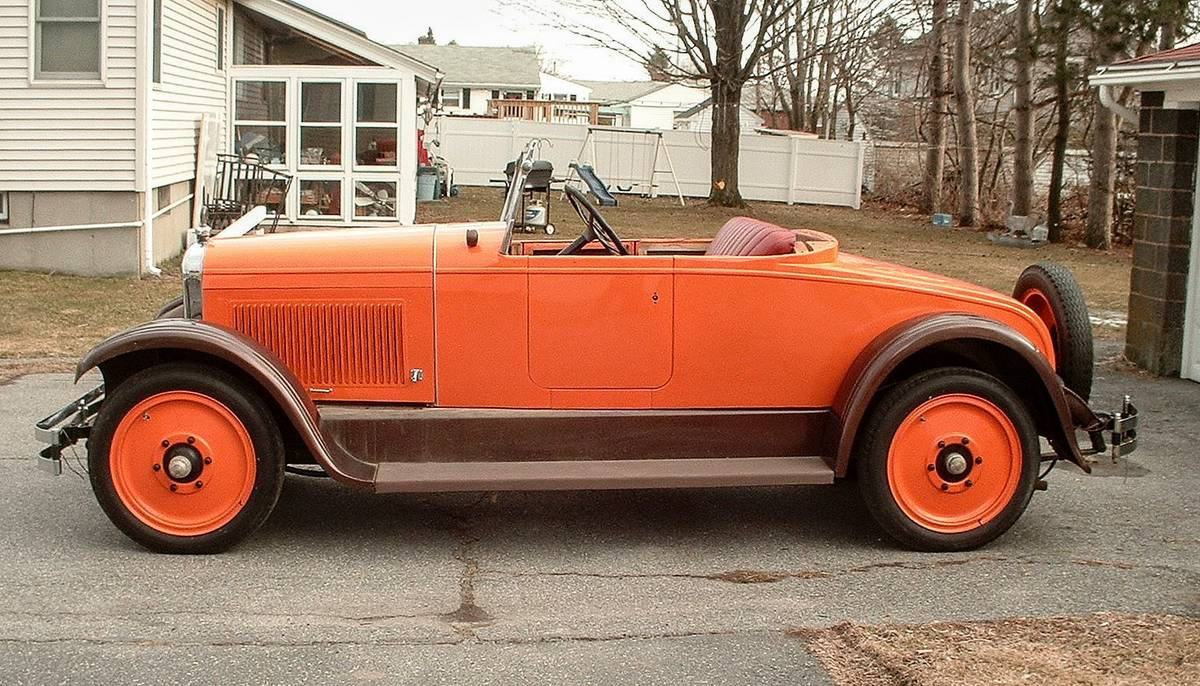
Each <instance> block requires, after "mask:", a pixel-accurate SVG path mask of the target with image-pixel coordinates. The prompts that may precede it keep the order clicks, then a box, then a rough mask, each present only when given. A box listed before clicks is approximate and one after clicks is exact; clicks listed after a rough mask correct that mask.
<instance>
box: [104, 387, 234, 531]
mask: <svg viewBox="0 0 1200 686" xmlns="http://www.w3.org/2000/svg"><path fill="white" fill-rule="evenodd" d="M108 459H109V471H110V473H111V474H112V481H113V487H114V489H115V490H116V492H117V497H119V498H120V499H121V502H122V503H124V505H125V507H126V508H128V509H129V511H130V512H131V513H132V514H133V515H134V516H135V517H137V518H138V519H139V520H141V521H142V523H144V524H146V525H147V526H149V527H151V528H153V529H155V530H156V531H160V532H162V533H165V534H170V535H173V536H200V535H203V534H207V533H211V532H213V531H216V530H217V529H220V528H221V527H223V526H225V525H226V524H228V523H229V522H230V521H232V520H233V518H234V517H236V516H237V515H238V513H239V512H241V511H242V508H243V507H244V506H245V505H246V502H247V501H248V500H249V499H250V493H251V491H253V489H254V477H255V455H254V444H253V443H252V442H251V440H250V434H249V433H248V432H247V431H246V427H245V426H243V425H242V422H241V421H240V420H239V419H238V418H237V415H235V414H234V413H233V412H232V411H230V409H229V408H228V407H226V406H225V405H223V404H221V403H220V402H218V401H216V400H214V399H213V398H210V397H209V396H207V395H204V394H201V393H194V392H191V391H170V392H167V393H159V394H158V395H154V396H151V397H149V398H146V399H145V400H143V401H141V402H140V403H138V404H137V405H135V406H134V407H133V408H132V409H130V410H129V412H128V413H126V415H125V417H124V418H123V419H122V420H121V423H120V424H118V425H117V430H116V432H115V433H114V434H113V441H112V447H111V450H110V452H109V458H108ZM185 472H186V473H185Z"/></svg>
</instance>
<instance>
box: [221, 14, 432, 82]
mask: <svg viewBox="0 0 1200 686" xmlns="http://www.w3.org/2000/svg"><path fill="white" fill-rule="evenodd" d="M236 2H237V3H238V4H240V5H243V6H245V7H246V8H248V9H251V10H254V11H255V12H258V13H260V14H263V15H266V16H268V17H271V18H272V19H275V20H277V21H281V22H283V23H285V24H287V25H288V26H292V27H295V28H296V29H298V30H299V31H301V32H303V33H307V34H309V35H311V36H313V37H314V38H318V39H320V40H323V41H326V42H328V43H331V44H333V45H336V46H337V47H339V48H342V49H343V50H347V51H349V52H352V53H354V54H356V55H359V56H360V57H363V58H365V59H368V60H371V61H372V62H375V63H377V64H381V65H383V66H385V67H392V68H397V69H407V70H409V71H412V72H413V73H414V74H415V75H416V77H417V78H418V79H422V80H424V81H429V82H431V83H436V82H437V80H438V79H439V78H441V77H442V76H443V74H442V72H441V71H439V70H438V68H437V67H435V66H433V65H431V64H427V63H425V62H422V61H421V60H419V59H416V58H415V57H410V56H408V55H406V54H404V53H402V52H400V51H398V50H394V49H392V48H390V47H388V46H386V45H384V44H382V43H376V42H375V41H373V40H371V39H370V38H367V37H366V35H365V34H363V33H360V32H358V31H356V30H355V29H353V28H352V27H350V26H348V25H346V24H343V23H341V22H339V21H337V20H335V19H331V18H329V17H326V16H325V15H322V14H319V13H317V12H314V11H312V10H309V9H308V8H306V7H303V6H301V5H297V4H295V3H294V2H289V1H287V0H236Z"/></svg>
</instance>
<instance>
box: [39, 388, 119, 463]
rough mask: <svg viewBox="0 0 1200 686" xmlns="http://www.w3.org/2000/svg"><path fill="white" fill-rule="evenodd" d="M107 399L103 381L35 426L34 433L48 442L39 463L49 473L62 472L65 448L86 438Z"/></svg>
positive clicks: (42, 440) (43, 441)
mask: <svg viewBox="0 0 1200 686" xmlns="http://www.w3.org/2000/svg"><path fill="white" fill-rule="evenodd" d="M103 402H104V384H101V385H99V386H96V387H95V388H93V389H92V390H90V391H88V392H87V393H84V394H83V395H82V396H80V397H79V399H78V400H76V401H75V402H73V403H70V404H69V405H65V406H63V407H62V408H60V409H59V410H58V411H57V412H55V413H54V414H52V415H50V416H48V417H46V418H45V419H43V420H42V421H40V422H38V423H37V424H35V425H34V427H33V435H34V437H35V438H36V439H37V440H38V442H39V443H43V444H45V445H46V447H45V448H42V450H41V451H39V452H38V454H37V462H38V466H39V467H40V468H41V469H43V470H44V471H46V472H49V473H50V474H54V475H56V476H57V475H59V474H62V451H63V450H65V449H66V448H68V447H70V446H72V445H75V443H76V442H77V441H79V440H80V439H86V438H87V437H88V434H90V433H91V431H92V422H93V421H95V419H96V413H97V412H99V411H100V405H101V404H102V403H103Z"/></svg>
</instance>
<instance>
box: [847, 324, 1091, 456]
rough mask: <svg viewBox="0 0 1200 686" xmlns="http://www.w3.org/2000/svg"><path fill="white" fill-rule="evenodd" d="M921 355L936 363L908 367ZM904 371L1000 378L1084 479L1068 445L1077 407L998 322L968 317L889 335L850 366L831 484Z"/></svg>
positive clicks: (904, 327)
mask: <svg viewBox="0 0 1200 686" xmlns="http://www.w3.org/2000/svg"><path fill="white" fill-rule="evenodd" d="M922 352H929V353H931V354H932V355H933V356H935V357H937V358H938V360H937V361H936V362H934V363H933V365H931V364H930V362H931V361H930V360H922V363H923V365H924V366H919V367H915V366H912V364H911V363H912V361H914V360H917V359H920V358H918V357H917V356H918V355H919V354H920V353H922ZM906 364H909V365H910V366H909V367H908V368H907V371H909V372H912V373H915V372H919V371H923V370H924V369H925V368H930V367H931V366H936V365H942V366H949V365H954V366H957V365H959V364H972V365H974V366H978V367H981V368H982V370H983V371H986V372H989V373H992V374H995V375H996V376H999V377H1000V378H1001V380H1002V381H1005V382H1007V383H1008V385H1009V386H1010V387H1012V388H1013V390H1014V391H1015V392H1016V393H1017V394H1018V395H1020V396H1021V397H1022V399H1023V400H1025V403H1026V406H1027V407H1028V408H1029V410H1030V413H1031V414H1032V415H1033V418H1034V421H1035V422H1036V424H1037V426H1038V431H1039V433H1041V434H1042V435H1044V436H1046V437H1047V438H1048V439H1049V441H1050V444H1051V446H1053V448H1054V450H1055V452H1056V453H1057V454H1058V456H1059V457H1061V458H1063V459H1066V460H1070V461H1071V462H1074V463H1075V464H1077V465H1079V467H1080V468H1081V469H1083V470H1084V471H1085V472H1090V471H1091V468H1090V467H1089V466H1088V464H1087V462H1085V461H1084V459H1083V455H1082V454H1081V453H1080V450H1079V443H1078V441H1077V439H1076V437H1075V427H1076V424H1077V422H1076V419H1075V417H1076V416H1078V415H1080V413H1081V410H1080V409H1079V408H1078V407H1073V405H1077V404H1078V403H1071V402H1070V400H1068V396H1067V391H1066V389H1065V388H1064V387H1063V383H1062V379H1060V378H1059V376H1058V374H1056V373H1055V371H1054V369H1053V368H1052V367H1051V366H1050V363H1049V361H1048V360H1047V359H1046V358H1045V356H1044V355H1042V354H1041V353H1040V352H1038V350H1037V349H1036V348H1034V346H1033V344H1032V343H1030V342H1029V340H1028V339H1026V338H1025V337H1024V336H1022V335H1021V334H1019V333H1018V332H1016V331H1014V330H1013V329H1012V328H1010V327H1008V326H1006V325H1004V324H1001V323H999V322H996V321H993V320H991V319H987V318H985V317H980V316H976V315H969V314H937V315H929V316H925V317H918V318H916V319H911V320H909V321H906V322H903V323H901V324H898V325H896V326H894V327H892V328H891V329H888V330H887V331H885V332H884V333H882V334H880V336H879V337H878V338H876V339H875V340H874V341H872V342H871V344H870V345H868V346H867V347H866V348H864V349H863V351H862V352H861V353H860V354H859V356H858V358H856V359H855V361H854V363H853V364H852V365H851V367H850V370H849V372H847V374H846V377H845V380H844V381H843V382H842V386H841V388H840V390H839V391H838V395H837V398H836V399H835V402H834V413H835V415H836V416H837V418H838V421H836V422H834V423H833V427H834V428H833V431H834V433H833V435H832V436H831V441H832V442H833V445H832V446H831V453H832V454H834V455H836V458H835V463H834V471H835V473H836V474H837V475H838V476H844V475H845V474H846V470H847V469H848V468H849V464H850V458H851V456H852V455H853V452H854V449H855V439H856V436H857V434H858V431H859V429H860V428H861V426H862V423H863V421H864V420H865V419H866V416H867V413H868V412H869V411H870V409H871V404H872V402H873V401H874V400H875V398H876V396H877V394H878V393H879V391H880V390H881V389H882V388H883V387H884V385H885V384H887V383H890V382H894V381H900V380H902V379H901V378H897V377H903V376H907V374H903V373H902V372H904V371H906V370H905V369H903V368H902V367H903V366H904V365H906ZM898 372H900V373H898ZM1080 402H1082V401H1080ZM1084 407H1085V408H1086V404H1085V405H1084ZM1088 413H1089V414H1090V410H1088Z"/></svg>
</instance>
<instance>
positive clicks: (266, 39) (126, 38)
mask: <svg viewBox="0 0 1200 686" xmlns="http://www.w3.org/2000/svg"><path fill="white" fill-rule="evenodd" d="M0 21H2V24H0V269H36V270H56V271H67V272H76V273H89V274H113V273H129V272H147V271H154V268H155V265H156V264H157V263H159V262H161V261H162V260H165V259H168V258H170V257H171V256H173V255H175V254H177V253H178V252H179V250H180V248H181V246H182V241H183V236H184V234H185V232H186V230H187V228H189V227H190V226H191V225H192V213H193V207H192V205H193V203H195V202H197V201H198V200H199V199H198V198H195V197H193V194H194V190H193V189H194V182H195V177H196V166H197V164H196V156H197V154H196V149H197V139H198V129H199V122H200V121H201V117H202V116H204V115H207V116H208V118H209V119H210V120H211V121H213V122H215V125H214V126H213V129H214V132H215V136H216V138H217V139H218V141H217V149H218V150H220V151H224V152H243V153H245V152H254V153H256V154H257V155H258V157H259V159H261V160H265V161H266V162H268V163H270V164H272V165H273V166H274V167H276V168H277V169H279V170H280V171H283V172H286V173H288V174H290V175H292V176H293V177H294V181H293V183H292V186H291V191H290V193H289V195H288V197H287V198H286V207H287V218H286V221H288V222H292V223H304V222H314V223H315V222H319V223H321V224H322V225H328V224H331V223H342V224H347V225H350V224H356V223H366V222H371V221H374V222H378V221H380V220H381V219H382V220H385V221H386V220H390V221H399V222H402V223H409V222H412V221H413V218H414V214H415V192H416V189H415V185H416V179H415V170H416V130H417V122H416V102H417V91H418V89H428V88H429V87H430V85H431V84H433V83H436V82H437V80H438V77H439V75H438V72H437V70H436V69H435V68H434V67H432V66H429V65H427V64H425V63H422V62H421V61H419V60H416V59H413V58H411V57H408V56H406V55H403V54H401V53H398V52H396V51H394V50H392V49H390V48H388V47H387V46H384V45H381V44H379V43H375V42H373V41H371V40H370V39H369V38H367V36H366V34H364V33H363V32H362V31H360V30H358V29H356V28H354V27H351V26H347V25H345V24H342V23H340V22H338V21H335V20H333V19H330V18H328V17H325V16H323V15H321V14H318V13H315V12H313V11H311V10H309V9H306V8H304V7H303V6H301V5H298V4H296V3H294V2H290V1H288V0H0ZM382 191H386V194H385V193H383V192H382ZM368 194H369V195H371V196H372V197H373V198H380V197H388V198H391V199H392V203H391V205H390V206H388V207H389V208H390V209H394V214H392V213H391V212H390V211H389V212H384V213H381V212H379V211H378V204H373V205H372V207H371V211H370V212H369V213H368V212H363V211H361V210H360V209H359V208H360V207H361V205H362V204H361V203H360V204H357V205H356V203H355V200H356V199H357V198H358V197H359V196H360V195H368ZM367 214H370V216H366V215H367ZM383 215H388V216H383Z"/></svg>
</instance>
